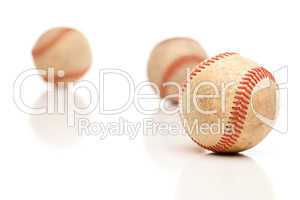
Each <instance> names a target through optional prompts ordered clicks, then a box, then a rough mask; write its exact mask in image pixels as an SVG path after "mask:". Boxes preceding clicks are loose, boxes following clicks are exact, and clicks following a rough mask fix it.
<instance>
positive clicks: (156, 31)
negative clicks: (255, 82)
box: [0, 0, 300, 200]
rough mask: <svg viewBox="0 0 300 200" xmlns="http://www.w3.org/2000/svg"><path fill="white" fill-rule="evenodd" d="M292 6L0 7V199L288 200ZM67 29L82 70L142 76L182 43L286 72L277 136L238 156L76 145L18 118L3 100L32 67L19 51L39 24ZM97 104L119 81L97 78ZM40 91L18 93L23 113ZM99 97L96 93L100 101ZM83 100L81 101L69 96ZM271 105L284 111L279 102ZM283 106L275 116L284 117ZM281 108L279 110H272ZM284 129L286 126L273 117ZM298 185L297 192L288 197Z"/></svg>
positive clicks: (113, 99) (293, 173)
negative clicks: (83, 46) (161, 49)
mask: <svg viewBox="0 0 300 200" xmlns="http://www.w3.org/2000/svg"><path fill="white" fill-rule="evenodd" d="M297 8H299V5H297V1H291V0H290V1H289V0H285V1H262V0H252V1H230V0H227V1H214V0H209V1H199V0H197V1H174V0H173V1H157V2H156V1H141V0H139V1H129V0H128V1H121V0H120V1H116V0H110V1H87V0H86V1H58V0H52V1H33V0H27V1H13V0H12V1H3V2H2V3H1V6H0V22H1V27H0V30H1V32H0V58H1V69H2V73H1V75H2V76H1V78H0V80H1V86H0V87H1V91H2V93H1V98H0V107H1V109H0V110H1V126H0V127H1V131H0V132H1V133H0V199H6V200H10V199H31V200H34V199H44V200H46V199H49V200H50V199H51V200H53V199H73V200H75V199H89V200H92V199H151V200H152V199H164V200H165V199H182V200H183V199H239V200H240V199H263V200H269V199H270V200H271V199H272V200H273V199H299V191H298V190H299V186H298V185H299V181H298V180H299V179H300V172H299V168H300V165H299V153H300V150H299V140H300V136H299V131H298V127H297V124H299V122H298V120H299V117H298V116H299V114H298V112H299V111H300V109H299V106H298V103H299V100H298V96H299V95H298V94H299V89H298V88H299V87H298V86H299V78H298V77H299V72H300V70H299V67H300V65H299V64H300V63H299V44H300V41H299V36H300V31H299V18H300V14H299V11H298V9H297ZM56 26H70V27H74V28H77V29H78V30H80V31H82V32H83V33H84V34H85V35H86V37H87V38H88V40H89V41H90V44H91V46H92V50H93V58H94V59H93V66H92V69H91V70H90V71H89V72H88V74H87V75H86V76H85V77H84V79H87V80H90V81H92V82H93V83H95V84H97V83H98V81H99V80H98V76H97V75H98V70H99V69H101V68H112V67H113V68H118V69H122V70H124V71H126V72H128V73H129V74H130V75H131V76H132V77H133V78H134V81H135V83H139V82H141V81H144V80H146V79H147V78H146V64H147V59H148V56H149V53H150V51H151V49H152V48H153V46H154V45H155V44H156V43H157V42H159V41H160V40H162V39H165V38H168V37H173V36H188V37H192V38H194V39H196V40H199V41H200V43H201V44H202V45H203V47H204V48H205V49H206V50H207V52H208V54H209V55H211V56H212V55H214V54H216V53H220V52H223V51H237V52H240V53H241V54H242V55H244V56H246V57H250V58H252V59H254V60H256V61H257V62H259V63H262V64H264V66H266V68H268V69H270V70H271V71H272V70H273V71H274V70H276V69H277V68H279V67H280V66H283V65H288V66H289V77H288V84H287V85H286V86H288V91H289V111H290V112H289V119H288V133H287V134H280V133H277V132H275V131H272V132H271V133H270V134H269V136H268V137H267V138H266V139H265V140H264V141H263V142H262V143H261V144H259V145H258V146H256V147H255V148H253V149H252V150H249V151H246V152H244V153H243V154H242V155H240V156H233V157H232V156H227V157H226V156H216V155H212V154H209V152H204V151H203V150H201V149H200V148H199V147H197V146H196V145H195V144H193V143H192V142H190V140H189V139H188V138H185V137H174V136H173V137H170V136H164V137H162V136H156V137H145V136H143V133H144V132H143V131H140V132H139V135H138V136H137V137H136V138H135V139H133V140H130V139H129V138H128V137H127V136H111V137H108V138H106V139H105V140H100V139H99V138H98V137H95V136H90V137H78V136H76V134H77V132H76V129H72V128H66V118H65V116H64V115H58V114H52V115H42V116H30V115H27V114H25V113H23V112H21V111H20V110H18V109H17V107H16V106H15V104H14V102H13V83H14V80H15V79H16V78H17V76H18V74H20V73H21V72H22V71H24V70H26V69H30V68H32V67H33V63H32V58H31V49H32V46H33V45H34V43H35V41H36V40H37V38H38V37H39V36H40V34H42V33H43V32H44V31H46V30H47V29H48V28H52V27H56ZM105 84H106V85H105V87H106V88H108V89H109V90H107V94H105V98H107V100H108V101H109V102H110V103H111V105H117V103H118V102H120V101H121V100H122V99H124V97H125V96H126V84H124V80H120V79H118V78H117V77H114V78H111V79H110V80H107V82H106V83H105ZM45 92H46V85H45V83H44V82H43V81H42V80H40V79H39V78H36V79H34V80H32V81H28V82H27V83H26V84H25V86H24V98H25V101H26V103H27V104H28V105H35V104H37V103H38V104H39V103H41V102H43V101H44V99H43V98H44V96H43V94H44V93H45ZM100 95H102V94H100ZM78 98H79V99H80V100H82V101H88V99H87V98H86V95H81V96H80V97H78ZM283 107H285V108H286V107H287V102H286V103H285V105H283ZM285 108H284V109H285ZM284 109H283V110H284ZM120 116H122V117H124V118H126V119H127V120H129V121H132V122H139V121H141V120H142V119H143V118H144V117H147V118H151V119H153V120H154V121H157V122H159V121H165V120H167V121H175V122H177V120H178V119H177V117H176V116H164V115H163V114H155V115H150V116H143V115H141V114H139V113H138V112H137V111H136V109H135V107H134V106H131V107H130V109H129V110H128V111H126V112H124V113H121V114H119V115H113V116H109V117H107V116H103V115H99V114H98V113H97V112H96V113H92V115H91V116H89V117H90V119H91V121H96V122H100V121H105V122H109V121H116V120H118V117H120ZM279 123H281V125H283V126H285V125H286V123H287V122H286V121H284V119H283V120H281V121H279ZM297 189H298V190H297Z"/></svg>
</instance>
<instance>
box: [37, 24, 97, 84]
mask: <svg viewBox="0 0 300 200" xmlns="http://www.w3.org/2000/svg"><path fill="white" fill-rule="evenodd" d="M32 56H33V60H34V63H35V65H36V67H37V69H42V70H47V69H49V68H53V69H54V77H51V79H52V81H54V82H55V83H57V82H68V81H74V80H77V79H79V78H80V77H82V76H83V75H84V74H85V73H86V72H87V71H88V69H89V68H90V66H91V60H92V56H91V49H90V46H89V43H88V41H87V39H86V38H85V37H84V35H83V34H82V33H80V32H79V31H77V30H74V29H71V28H64V27H60V28H53V29H50V30H48V31H47V32H46V33H44V34H43V35H42V36H41V37H40V38H39V39H38V41H37V42H36V44H35V46H34V47H33V50H32ZM48 75H49V74H48V71H47V74H45V75H43V78H44V80H46V81H51V80H49V77H48Z"/></svg>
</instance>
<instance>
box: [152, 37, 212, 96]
mask: <svg viewBox="0 0 300 200" xmlns="http://www.w3.org/2000/svg"><path fill="white" fill-rule="evenodd" d="M206 57H207V56H206V53H205V51H204V49H203V48H202V47H201V46H200V44H199V43H198V42H197V41H195V40H193V39H190V38H183V37H182V38H181V37H178V38H170V39H167V40H164V41H162V42H160V43H159V44H157V45H156V46H155V48H154V49H153V50H152V52H151V55H150V58H149V61H148V77H149V80H150V81H151V82H153V83H154V84H155V85H156V86H157V87H158V88H159V91H160V96H161V97H162V98H163V97H166V98H168V99H170V100H172V101H174V102H177V101H178V93H179V88H180V87H176V86H174V85H164V84H166V83H168V82H170V83H176V84H177V85H178V86H180V83H181V82H182V81H183V80H184V79H185V78H186V74H187V73H186V72H187V69H188V68H189V69H191V68H193V67H194V66H195V65H197V64H199V63H200V62H201V61H203V60H204V59H206ZM167 96H169V97H167Z"/></svg>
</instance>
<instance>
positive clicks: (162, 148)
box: [144, 112, 204, 169]
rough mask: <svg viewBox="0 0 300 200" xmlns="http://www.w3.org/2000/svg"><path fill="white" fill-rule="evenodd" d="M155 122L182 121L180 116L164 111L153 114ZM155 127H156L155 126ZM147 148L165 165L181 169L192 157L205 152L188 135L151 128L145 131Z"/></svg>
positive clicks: (151, 155) (169, 122) (152, 156)
mask: <svg viewBox="0 0 300 200" xmlns="http://www.w3.org/2000/svg"><path fill="white" fill-rule="evenodd" d="M152 119H153V122H154V123H156V124H161V123H168V124H171V123H177V124H179V125H180V124H181V123H180V119H179V116H178V115H177V114H175V115H167V114H164V113H162V112H160V113H158V114H156V115H153V116H152ZM154 129H155V128H154ZM144 143H145V148H146V150H147V153H148V154H149V156H150V157H151V158H152V159H153V160H154V161H156V162H157V163H159V164H161V165H162V166H163V167H167V168H171V169H172V168H173V169H181V168H182V167H183V166H184V164H185V163H186V162H187V161H188V160H189V159H191V158H193V157H195V156H198V155H199V154H201V153H203V151H204V150H203V149H202V148H200V147H199V146H197V145H196V144H195V143H194V142H193V141H192V140H191V139H190V138H189V137H188V136H187V135H178V134H177V135H175V134H174V132H173V131H170V130H169V131H162V130H158V129H155V130H149V131H148V132H146V133H144Z"/></svg>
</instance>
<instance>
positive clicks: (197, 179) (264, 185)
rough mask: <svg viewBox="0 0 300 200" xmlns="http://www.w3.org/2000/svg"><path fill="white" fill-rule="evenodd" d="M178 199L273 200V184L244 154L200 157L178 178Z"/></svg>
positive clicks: (189, 164)
mask: <svg viewBox="0 0 300 200" xmlns="http://www.w3.org/2000/svg"><path fill="white" fill-rule="evenodd" d="M176 199H177V200H187V199H188V200H193V199H197V200H198V199H204V200H223V199H224V200H225V199H226V200H229V199H230V200H248V199H249V200H254V199H255V200H260V199H261V200H273V199H274V196H273V192H272V186H271V183H270V181H269V180H268V178H267V176H266V174H265V172H264V171H263V169H262V168H260V167H259V166H258V165H257V164H256V162H255V161H253V160H252V159H251V158H249V157H245V156H243V155H235V156H218V155H215V154H209V155H200V156H199V157H198V158H194V159H193V160H192V161H190V162H189V163H188V165H187V166H186V167H185V168H184V170H183V171H182V173H181V175H180V177H179V183H178V188H177V194H176Z"/></svg>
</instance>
